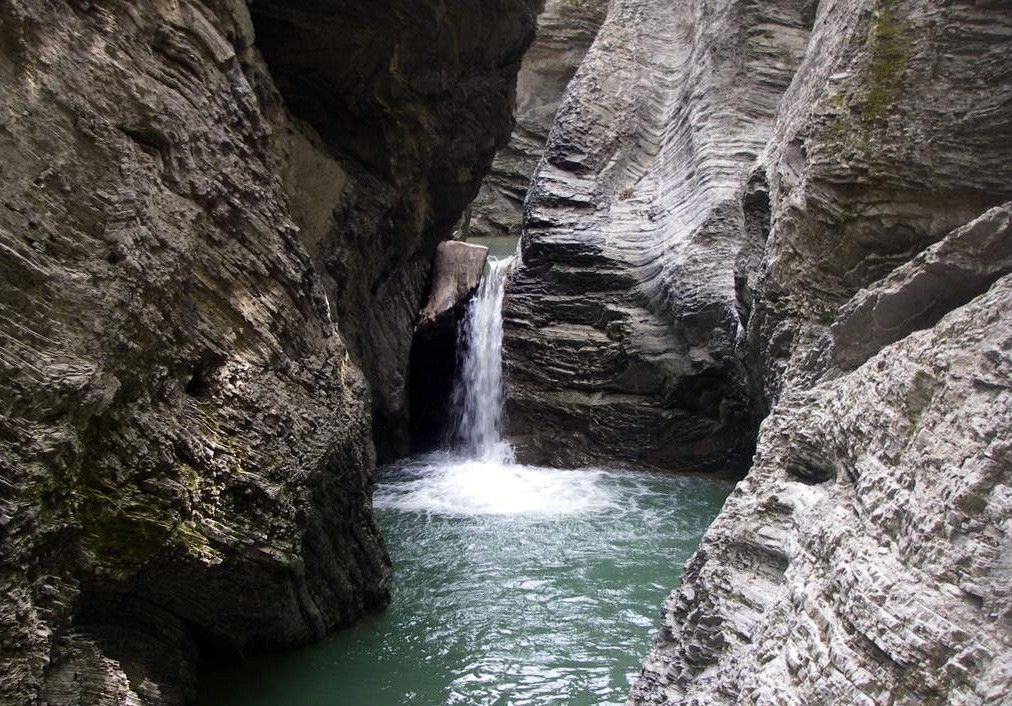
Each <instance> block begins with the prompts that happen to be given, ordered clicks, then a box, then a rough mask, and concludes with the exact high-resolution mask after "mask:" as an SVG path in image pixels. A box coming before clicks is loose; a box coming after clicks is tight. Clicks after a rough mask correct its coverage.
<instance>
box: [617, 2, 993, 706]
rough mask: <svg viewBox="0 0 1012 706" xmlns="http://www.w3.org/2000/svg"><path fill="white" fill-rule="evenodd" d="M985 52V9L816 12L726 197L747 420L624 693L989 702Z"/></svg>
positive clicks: (759, 700)
mask: <svg viewBox="0 0 1012 706" xmlns="http://www.w3.org/2000/svg"><path fill="white" fill-rule="evenodd" d="M1009 56H1012V17H1010V16H1009V15H1008V13H1007V11H1006V10H1005V9H1004V8H1003V7H1002V6H1001V4H1000V3H970V2H965V3H964V2H960V3H947V2H946V3H943V2H936V1H933V0H908V1H900V0H885V1H883V2H871V1H862V0H838V1H836V2H824V3H820V5H819V8H818V15H817V17H816V18H815V25H814V30H813V34H812V37H811V40H810V42H809V45H808V48H807V51H806V55H805V59H804V61H803V62H802V64H801V66H800V68H799V70H798V73H797V75H796V77H795V79H794V80H793V83H792V85H791V87H790V88H789V89H788V91H787V92H786V93H785V95H784V97H783V100H782V102H781V106H780V109H779V115H778V118H777V123H776V127H775V128H774V130H773V134H772V137H771V139H770V142H769V145H768V147H767V148H766V150H765V151H764V153H763V155H762V156H761V157H760V159H759V160H758V162H757V166H756V168H755V169H754V170H753V172H752V174H751V175H750V178H749V180H748V182H747V184H746V188H745V189H744V190H743V211H744V214H745V227H746V231H747V232H748V233H749V234H750V238H749V240H748V241H747V244H746V248H745V249H744V250H742V252H741V253H739V255H738V257H737V261H738V264H737V279H738V283H739V297H740V301H741V302H743V304H745V306H743V308H742V311H743V323H744V324H745V325H746V326H747V336H746V343H745V346H744V347H743V349H742V350H743V356H744V360H745V364H746V368H747V370H748V372H749V373H750V375H751V377H752V381H753V391H754V395H755V398H756V400H757V404H758V405H759V406H760V408H761V409H765V408H771V410H772V411H771V412H770V415H769V417H768V418H767V419H766V420H765V421H764V422H763V425H762V427H761V430H760V434H759V440H758V452H757V454H756V456H755V460H754V466H753V468H752V470H751V471H750V472H749V474H748V476H747V477H746V479H745V480H744V481H743V482H742V483H740V484H739V486H738V488H737V489H736V491H735V492H734V493H733V494H732V496H731V497H730V498H729V500H728V502H727V504H726V506H725V508H724V510H723V511H722V512H721V514H720V516H719V517H718V518H717V520H716V521H715V523H714V525H713V526H712V527H711V528H710V530H709V531H708V532H707V534H706V536H705V537H704V540H703V542H702V544H701V546H700V549H699V551H698V552H697V554H696V556H695V557H694V558H693V559H692V560H691V561H690V563H689V565H688V567H687V569H686V574H685V577H684V581H683V585H682V587H681V589H679V590H678V591H677V592H676V593H674V594H673V595H672V596H671V598H670V599H669V600H668V602H667V603H666V605H665V609H664V621H665V623H664V627H663V629H662V630H661V632H660V633H659V634H658V636H657V638H656V641H655V645H654V649H653V651H652V652H651V654H650V655H649V657H648V658H647V660H646V661H645V663H644V668H643V673H642V675H641V677H640V679H639V681H638V682H637V684H636V685H635V687H634V689H633V692H632V695H631V699H630V703H632V704H689V703H692V704H773V703H777V704H782V703H791V704H809V703H820V704H840V705H843V704H847V705H850V704H923V703H939V704H943V703H944V704H997V703H1004V702H1005V701H1007V700H1008V698H1009V695H1010V694H1012V673H1010V672H1009V669H1008V665H1009V663H1010V660H1012V621H1010V615H1009V613H1008V605H1009V601H1008V588H1007V587H1008V585H1009V579H1010V577H1012V576H1010V572H1009V566H1010V564H1012V544H1010V538H1009V527H1010V522H1012V504H1010V502H1009V498H1008V490H1007V489H1008V486H1009V484H1010V483H1012V475H1010V474H1012V463H1010V457H1009V444H1008V439H1009V438H1012V414H1010V412H1012V410H1010V404H1012V387H1010V383H1009V380H1010V376H1009V371H1010V369H1012V318H1010V311H1012V310H1010V308H1009V302H1010V301H1012V279H1010V275H1009V272H1010V267H1009V265H1010V261H1009V248H1010V245H1009V242H1010V233H1009V219H1010V214H1012V212H1010V208H1012V205H1010V204H1009V203H1007V202H1006V201H1007V199H1009V198H1010V197H1012V188H1010V186H1009V184H1010V183H1012V154H1010V150H1012V118H1010V116H1012V82H1010V77H1012V64H1010V60H1009ZM1001 204H1003V205H1001ZM991 207H995V208H991ZM988 209H990V210H988ZM753 233H755V234H757V236H758V237H751V234H753Z"/></svg>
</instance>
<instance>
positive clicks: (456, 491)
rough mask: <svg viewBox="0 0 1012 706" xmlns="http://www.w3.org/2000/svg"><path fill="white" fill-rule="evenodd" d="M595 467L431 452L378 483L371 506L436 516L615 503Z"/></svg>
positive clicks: (543, 511) (573, 509) (591, 508)
mask: <svg viewBox="0 0 1012 706" xmlns="http://www.w3.org/2000/svg"><path fill="white" fill-rule="evenodd" d="M606 476H607V474H606V473H605V472H603V471H597V470H579V471H565V470H559V469H555V468H540V467H535V466H521V465H517V464H511V463H501V462H498V461H493V460H474V459H462V458H453V457H450V456H447V455H445V454H436V455H433V456H429V457H425V458H423V459H416V460H415V461H413V462H411V463H410V465H408V466H404V467H402V468H401V469H400V474H398V475H397V477H396V478H392V479H390V480H389V481H386V482H383V483H380V484H379V485H378V486H377V488H376V492H375V496H374V503H375V505H376V507H378V508H383V509H390V510H400V511H402V512H422V513H430V514H436V515H452V516H472V515H572V514H577V513H586V512H596V511H601V510H604V509H608V508H611V507H613V506H614V505H615V502H616V499H617V497H616V496H617V493H618V490H619V489H618V488H615V487H613V486H612V487H609V485H608V484H607V483H605V482H604V481H605V480H606Z"/></svg>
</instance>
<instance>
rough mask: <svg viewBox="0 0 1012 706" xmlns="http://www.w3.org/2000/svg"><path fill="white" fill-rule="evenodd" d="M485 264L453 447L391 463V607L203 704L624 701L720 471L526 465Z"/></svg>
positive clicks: (384, 482)
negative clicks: (517, 450)
mask: <svg viewBox="0 0 1012 706" xmlns="http://www.w3.org/2000/svg"><path fill="white" fill-rule="evenodd" d="M510 266H511V261H510V259H503V260H498V259H493V258H489V266H488V270H487V271H486V273H485V277H484V279H483V281H482V283H481V285H480V287H479V290H478V292H477V294H476V296H475V298H474V299H473V300H472V302H471V303H470V305H469V307H468V311H467V314H466V317H465V319H464V320H463V321H462V322H461V326H460V331H459V333H458V337H459V341H458V354H457V355H458V366H457V369H458V375H457V381H456V384H455V386H454V396H453V400H452V402H453V404H454V406H453V409H454V412H455V417H454V419H453V421H452V424H451V425H450V426H451V427H452V430H451V433H450V438H449V439H448V443H447V448H445V449H443V450H440V451H435V452H432V453H429V454H425V455H423V456H417V457H413V458H408V459H403V460H401V461H399V462H398V463H396V464H393V465H391V466H387V467H385V468H383V469H381V470H380V471H379V472H378V473H379V480H378V483H377V485H376V487H375V490H374V494H373V502H374V507H375V508H376V513H377V518H378V520H379V522H380V524H381V526H382V527H383V535H384V538H385V540H386V542H387V545H388V546H389V548H390V554H391V556H392V557H393V562H394V571H395V578H394V584H395V586H396V587H397V588H396V590H395V591H394V600H393V604H392V605H391V607H390V609H389V610H387V611H386V612H385V613H383V614H382V615H381V616H378V617H377V618H375V619H373V620H369V621H365V622H363V623H360V624H359V625H358V626H357V627H355V628H351V629H349V630H348V631H345V632H342V633H341V634H340V635H338V636H336V637H335V638H334V639H333V640H332V641H329V642H326V643H324V644H322V645H319V646H318V647H316V648H311V649H308V650H303V651H300V652H298V653H294V654H291V655H288V656H285V657H276V656H271V657H264V658H262V660H260V661H254V662H250V663H246V664H245V665H242V666H240V667H239V668H238V669H237V670H236V671H234V672H231V673H224V674H222V675H220V676H219V677H218V679H217V681H216V683H215V682H205V687H204V689H205V693H204V694H203V695H202V700H201V702H200V703H201V704H205V705H206V706H212V705H213V706H287V705H288V704H291V703H293V699H294V702H297V703H299V704H303V705H305V706H323V705H324V704H325V705H326V706H351V705H352V704H354V705H356V706H357V705H358V704H370V706H402V705H404V704H419V705H421V706H428V705H429V704H448V705H451V704H457V705H463V704H507V703H509V704H538V705H539V706H542V705H544V706H548V705H550V704H556V705H557V704H566V706H619V705H620V704H621V703H623V702H624V701H625V697H626V694H627V693H628V691H629V685H630V683H631V680H632V679H634V678H635V677H636V676H637V675H638V674H639V655H642V654H644V653H645V652H646V651H647V649H648V648H649V646H650V638H651V635H652V634H653V633H654V632H655V630H656V629H657V620H656V617H657V608H656V606H657V605H658V604H659V603H660V602H661V600H662V598H663V596H664V594H665V593H666V592H667V590H668V588H669V587H670V586H672V585H674V584H675V583H676V582H677V579H678V572H679V567H680V566H681V565H682V563H683V562H684V561H686V560H687V559H688V558H689V556H690V555H691V554H692V552H693V550H694V549H695V548H696V545H697V544H698V542H699V538H700V536H701V535H702V533H703V530H704V529H705V528H706V526H707V525H708V524H709V522H710V520H712V518H713V516H714V515H715V514H716V513H717V510H718V509H719V508H720V505H721V503H722V502H723V500H724V498H725V497H726V496H727V493H728V491H730V485H729V484H726V483H723V482H721V481H715V480H711V479H706V478H697V477H687V476H680V477H679V476H665V475H661V474H646V473H636V472H633V471H628V470H614V469H607V468H583V469H579V470H563V469H558V468H542V467H538V466H528V465H524V464H518V463H516V462H515V461H514V458H513V454H512V451H511V449H510V447H509V445H508V444H507V443H506V442H505V441H504V440H503V438H502V433H501V423H502V406H503V390H502V383H503V375H502V302H503V288H504V285H505V281H506V277H507V276H508V274H509V270H510Z"/></svg>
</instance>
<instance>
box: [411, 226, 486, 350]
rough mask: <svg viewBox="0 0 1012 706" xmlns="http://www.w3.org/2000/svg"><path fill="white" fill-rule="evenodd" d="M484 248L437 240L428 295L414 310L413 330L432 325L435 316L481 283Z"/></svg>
mask: <svg viewBox="0 0 1012 706" xmlns="http://www.w3.org/2000/svg"><path fill="white" fill-rule="evenodd" d="M487 258H488V248H486V247H485V246H484V245H470V244H468V243H462V242H460V241H457V240H449V241H446V242H444V243H440V244H439V247H437V248H436V257H435V259H434V260H433V263H432V270H431V272H432V277H431V284H430V286H429V298H428V301H427V302H426V303H425V307H424V308H423V309H422V310H421V312H419V314H418V323H417V324H416V325H415V330H416V331H417V330H419V329H424V328H427V327H429V326H433V325H435V323H436V320H437V319H438V318H439V317H440V316H442V315H444V314H446V313H447V312H449V311H451V310H452V309H453V308H454V307H457V306H460V305H461V304H462V303H463V302H464V301H466V300H467V299H468V298H469V297H470V296H471V294H473V293H474V290H475V289H477V288H478V285H479V284H480V283H481V276H482V273H483V272H484V271H485V260H486V259H487Z"/></svg>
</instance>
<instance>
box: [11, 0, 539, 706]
mask: <svg viewBox="0 0 1012 706" xmlns="http://www.w3.org/2000/svg"><path fill="white" fill-rule="evenodd" d="M535 5H536V3H535V2H533V1H531V2H525V1H524V0H500V1H499V2H494V3H488V2H485V1H482V2H479V1H478V0H452V1H450V2H439V3H431V4H429V3H419V2H415V1H411V2H408V1H407V0H404V2H395V1H391V2H383V3H364V2H352V1H350V0H349V1H347V2H342V1H341V0H332V1H330V2H323V3H321V2H308V0H307V1H304V2H284V3H280V2H278V3H274V2H268V1H266V0H264V1H260V0H257V1H256V2H251V3H249V8H248V7H247V5H246V4H245V3H242V2H239V1H238V0H207V1H199V0H186V1H183V2H176V1H170V0H156V1H154V2H145V3H133V2H128V1H126V0H103V1H101V2H59V1H57V0H8V1H7V2H3V3H0V76H2V80H0V155H2V159H0V174H2V177H0V271H2V277H0V595H3V596H4V600H3V602H2V604H0V640H2V649H0V703H4V704H8V703H10V704H19V705H20V704H38V703H48V704H52V705H54V706H55V705H60V706H62V705H64V704H106V703H117V704H137V703H144V704H175V703H180V702H181V701H183V700H185V699H186V698H187V697H188V695H189V694H191V693H192V688H193V684H194V679H195V664H196V662H197V660H198V659H199V658H200V657H201V656H202V655H206V654H213V655H235V654H241V653H244V652H247V651H251V650H263V649H269V648H277V647H282V646H287V645H293V644H297V643H302V642H306V641H309V640H313V639H317V638H319V637H320V636H322V635H323V634H325V633H327V632H328V631H331V630H333V629H335V628H337V627H339V626H342V625H345V624H347V623H349V622H350V621H353V620H355V619H356V618H357V617H359V616H360V615H361V614H362V613H363V612H365V611H369V610H373V609H376V608H379V607H381V606H383V605H384V604H385V603H386V601H387V600H388V595H389V594H388V589H389V586H388V583H389V563H388V559H387V557H386V553H385V550H384V548H383V545H382V541H381V539H380V536H379V532H378V529H377V527H376V525H375V523H374V521H373V518H372V512H371V499H370V490H369V481H370V476H371V472H372V468H373V465H374V452H373V445H372V441H371V435H372V429H371V423H370V421H371V414H370V412H371V406H372V405H371V403H370V391H369V387H368V385H367V381H366V378H365V377H364V376H363V374H362V372H360V369H359V365H358V363H359V362H366V363H368V365H369V367H368V368H367V371H366V372H367V373H368V374H369V376H371V377H372V378H373V379H374V380H377V379H382V378H383V374H384V371H386V370H387V368H386V367H384V366H387V365H389V366H390V367H389V372H390V376H391V379H395V378H396V375H397V374H399V371H400V370H402V368H398V367H397V359H398V358H397V357H398V355H400V353H397V352H395V351H394V346H393V344H391V345H390V346H388V347H387V348H383V351H381V352H377V346H378V345H379V344H374V343H370V341H371V340H373V339H371V338H370V337H371V336H372V337H375V336H379V335H381V334H380V333H377V331H382V332H390V334H398V331H400V328H398V327H401V328H404V332H403V341H404V343H403V345H404V346H405V352H404V353H403V357H404V358H405V363H404V364H405V365H406V346H407V345H408V342H409V341H410V317H413V316H414V314H415V313H416V312H417V309H418V302H417V301H414V302H410V304H411V306H412V309H411V311H410V313H409V315H408V323H407V324H404V321H402V320H401V319H399V318H398V316H400V314H398V313H397V312H398V311H400V309H399V308H398V307H399V302H398V300H397V299H396V298H395V297H394V296H393V295H392V294H389V292H390V288H389V286H388V283H389V282H390V281H392V280H396V279H398V278H403V277H408V275H406V274H404V273H406V272H408V273H417V270H418V268H417V267H415V266H414V265H412V264H411V262H412V257H416V256H417V255H418V253H420V252H424V251H425V250H426V249H427V248H429V249H431V248H434V246H435V242H436V241H437V240H438V239H439V238H440V237H444V236H445V235H446V234H447V233H448V229H449V226H450V224H452V223H453V222H455V221H456V219H457V218H458V217H459V213H460V211H461V210H462V208H463V206H464V204H465V203H466V201H467V200H468V199H469V198H470V197H471V196H472V195H473V193H474V192H475V191H476V190H477V188H478V184H479V182H480V179H481V177H482V176H483V174H484V171H485V169H486V168H487V166H488V163H489V162H490V161H491V157H492V153H493V151H494V149H495V146H496V145H497V144H501V143H503V142H505V140H506V138H507V136H508V133H509V130H510V127H511V121H510V118H509V112H510V106H511V105H512V97H513V80H514V76H515V73H516V71H517V70H518V68H519V61H520V57H521V55H522V52H523V49H524V47H525V45H526V43H527V42H529V41H530V39H531V38H532V35H533V21H534V15H535ZM250 10H252V15H251V13H250ZM436 35H438V37H440V39H439V40H438V41H434V40H433V37H434V36H436ZM261 51H262V55H261ZM264 59H266V62H265V61H264ZM412 268H414V269H412ZM412 276H417V277H418V279H423V278H424V272H422V273H421V274H420V275H417V274H416V275H412ZM421 287H422V284H421V283H419V284H418V286H417V291H418V293H419V296H420V292H421ZM402 295H403V296H404V297H405V298H406V299H410V298H411V297H412V295H411V291H410V289H408V288H405V289H403V290H402ZM338 321H340V322H341V330H340V331H339V329H338ZM376 322H379V323H376ZM377 327H379V328H377ZM342 334H344V335H348V336H349V337H350V345H346V343H345V342H344V339H343V338H342ZM398 345H400V344H399V343H398ZM391 361H392V362H391ZM394 388H396V384H395V385H394ZM391 389H393V388H391ZM387 393H388V390H387V389H386V388H380V389H379V391H378V395H377V398H378V399H380V400H381V401H382V400H384V399H387V397H384V395H387ZM390 395H392V396H393V397H394V398H395V397H396V395H397V393H396V390H395V392H393V393H390ZM390 395H388V397H389V396H390ZM384 404H386V403H385V402H381V404H380V406H381V407H383V405H384ZM383 408H384V409H386V407H383Z"/></svg>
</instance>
